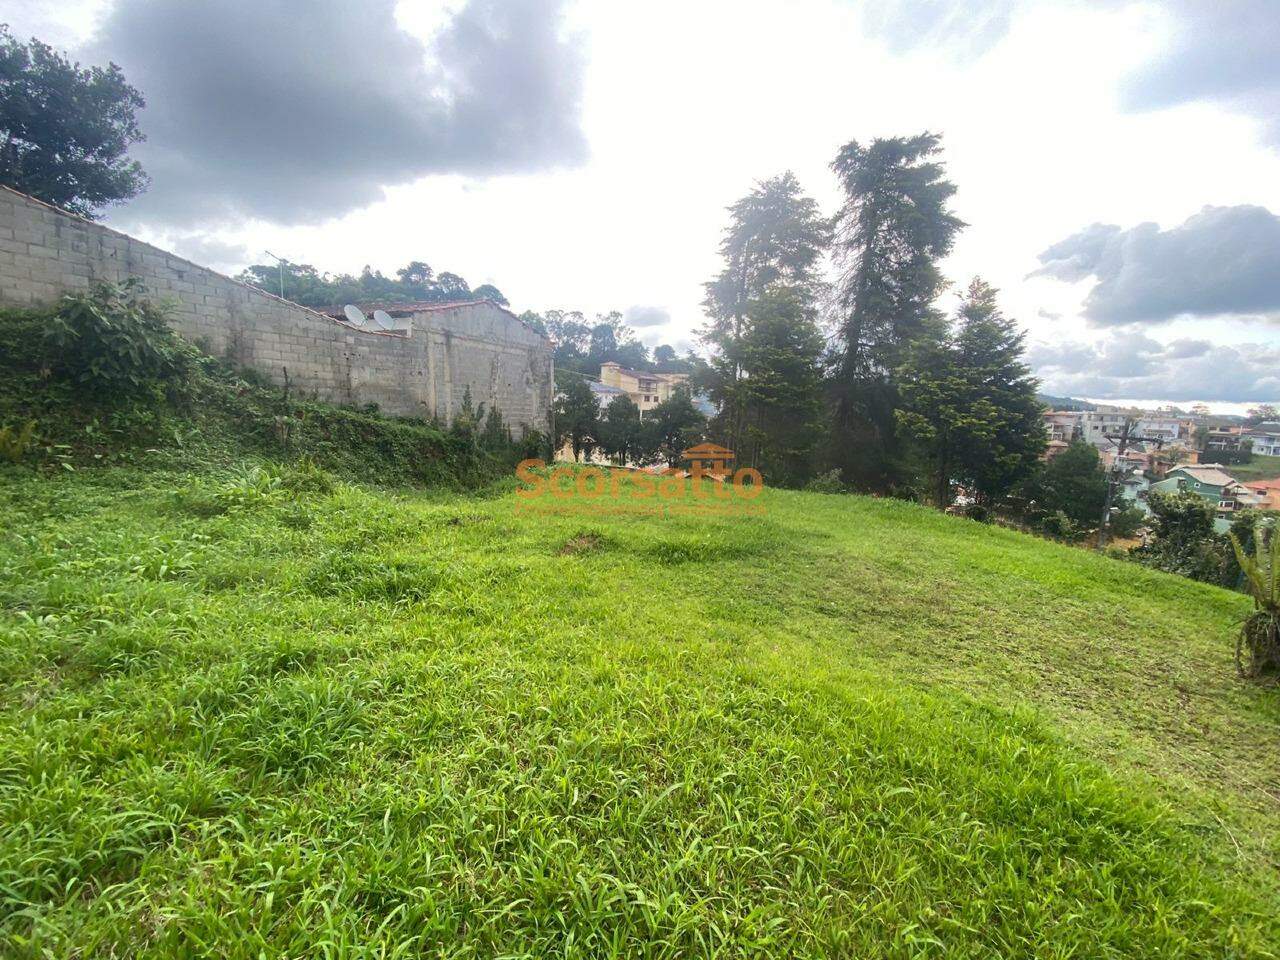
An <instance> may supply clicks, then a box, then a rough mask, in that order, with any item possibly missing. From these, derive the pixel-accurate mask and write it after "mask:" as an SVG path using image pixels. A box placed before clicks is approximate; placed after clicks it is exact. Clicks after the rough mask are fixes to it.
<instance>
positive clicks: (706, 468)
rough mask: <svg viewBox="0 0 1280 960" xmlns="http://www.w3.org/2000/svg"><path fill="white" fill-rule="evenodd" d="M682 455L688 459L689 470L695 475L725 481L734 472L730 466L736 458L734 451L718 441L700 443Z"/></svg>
mask: <svg viewBox="0 0 1280 960" xmlns="http://www.w3.org/2000/svg"><path fill="white" fill-rule="evenodd" d="M680 456H681V457H682V458H683V459H684V460H686V461H688V463H689V472H690V473H691V474H693V475H694V476H695V477H711V478H712V479H714V480H721V481H723V480H725V479H727V478H728V477H729V476H730V475H731V474H732V473H733V468H732V467H731V466H730V462H731V461H732V460H733V459H734V453H733V451H732V450H730V449H729V448H728V447H722V446H720V445H719V444H716V443H699V444H697V445H696V446H692V447H690V448H689V449H688V450H685V451H684V452H683V453H682V454H681V455H680Z"/></svg>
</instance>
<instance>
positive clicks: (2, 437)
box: [0, 420, 36, 463]
mask: <svg viewBox="0 0 1280 960" xmlns="http://www.w3.org/2000/svg"><path fill="white" fill-rule="evenodd" d="M35 434H36V422H35V421H34V420H28V421H27V422H26V423H25V424H23V425H22V426H21V427H11V426H8V425H6V426H3V427H0V459H4V460H7V461H8V462H9V463H17V462H18V461H20V460H21V459H22V458H23V457H25V456H26V455H27V450H28V449H29V448H30V447H31V441H32V440H33V439H34V437H35Z"/></svg>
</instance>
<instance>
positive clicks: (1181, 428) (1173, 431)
mask: <svg viewBox="0 0 1280 960" xmlns="http://www.w3.org/2000/svg"><path fill="white" fill-rule="evenodd" d="M1193 429H1194V426H1193V424H1192V422H1191V421H1190V420H1186V419H1184V418H1182V417H1165V416H1160V415H1158V414H1148V415H1147V416H1145V417H1141V418H1139V420H1138V427H1137V434H1138V436H1140V437H1150V438H1151V439H1153V440H1163V441H1165V442H1166V443H1170V442H1172V441H1174V440H1188V439H1190V437H1191V432H1192V430H1193Z"/></svg>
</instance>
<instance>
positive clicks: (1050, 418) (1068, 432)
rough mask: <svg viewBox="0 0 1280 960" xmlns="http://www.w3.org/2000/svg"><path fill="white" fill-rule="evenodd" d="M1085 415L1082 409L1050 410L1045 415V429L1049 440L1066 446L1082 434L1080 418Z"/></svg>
mask: <svg viewBox="0 0 1280 960" xmlns="http://www.w3.org/2000/svg"><path fill="white" fill-rule="evenodd" d="M1083 416H1084V412H1083V411H1081V410H1048V411H1046V412H1045V415H1044V429H1045V432H1046V433H1048V434H1049V442H1050V443H1053V442H1055V441H1056V442H1058V443H1061V444H1062V445H1063V446H1064V447H1065V446H1066V445H1067V444H1069V443H1070V442H1071V441H1072V440H1074V439H1076V438H1077V437H1079V436H1080V420H1081V418H1082V417H1083Z"/></svg>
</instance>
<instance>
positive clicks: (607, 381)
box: [600, 360, 689, 415]
mask: <svg viewBox="0 0 1280 960" xmlns="http://www.w3.org/2000/svg"><path fill="white" fill-rule="evenodd" d="M688 379H689V375H688V374H687V373H649V372H647V371H644V370H628V369H627V368H626V367H624V366H622V364H620V363H614V362H613V361H612V360H610V361H608V362H607V363H602V364H600V382H601V383H602V384H603V385H604V386H606V387H615V388H617V389H619V390H622V391H625V392H626V393H628V394H630V395H631V399H632V400H634V401H635V402H636V406H637V407H639V408H640V413H641V415H643V414H644V413H645V411H646V410H652V409H653V408H654V407H656V406H657V405H658V404H660V403H662V401H664V400H667V399H669V398H670V397H671V395H672V394H673V393H675V392H676V388H678V387H680V386H682V385H683V384H684V383H685V382H686V381H688Z"/></svg>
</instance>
